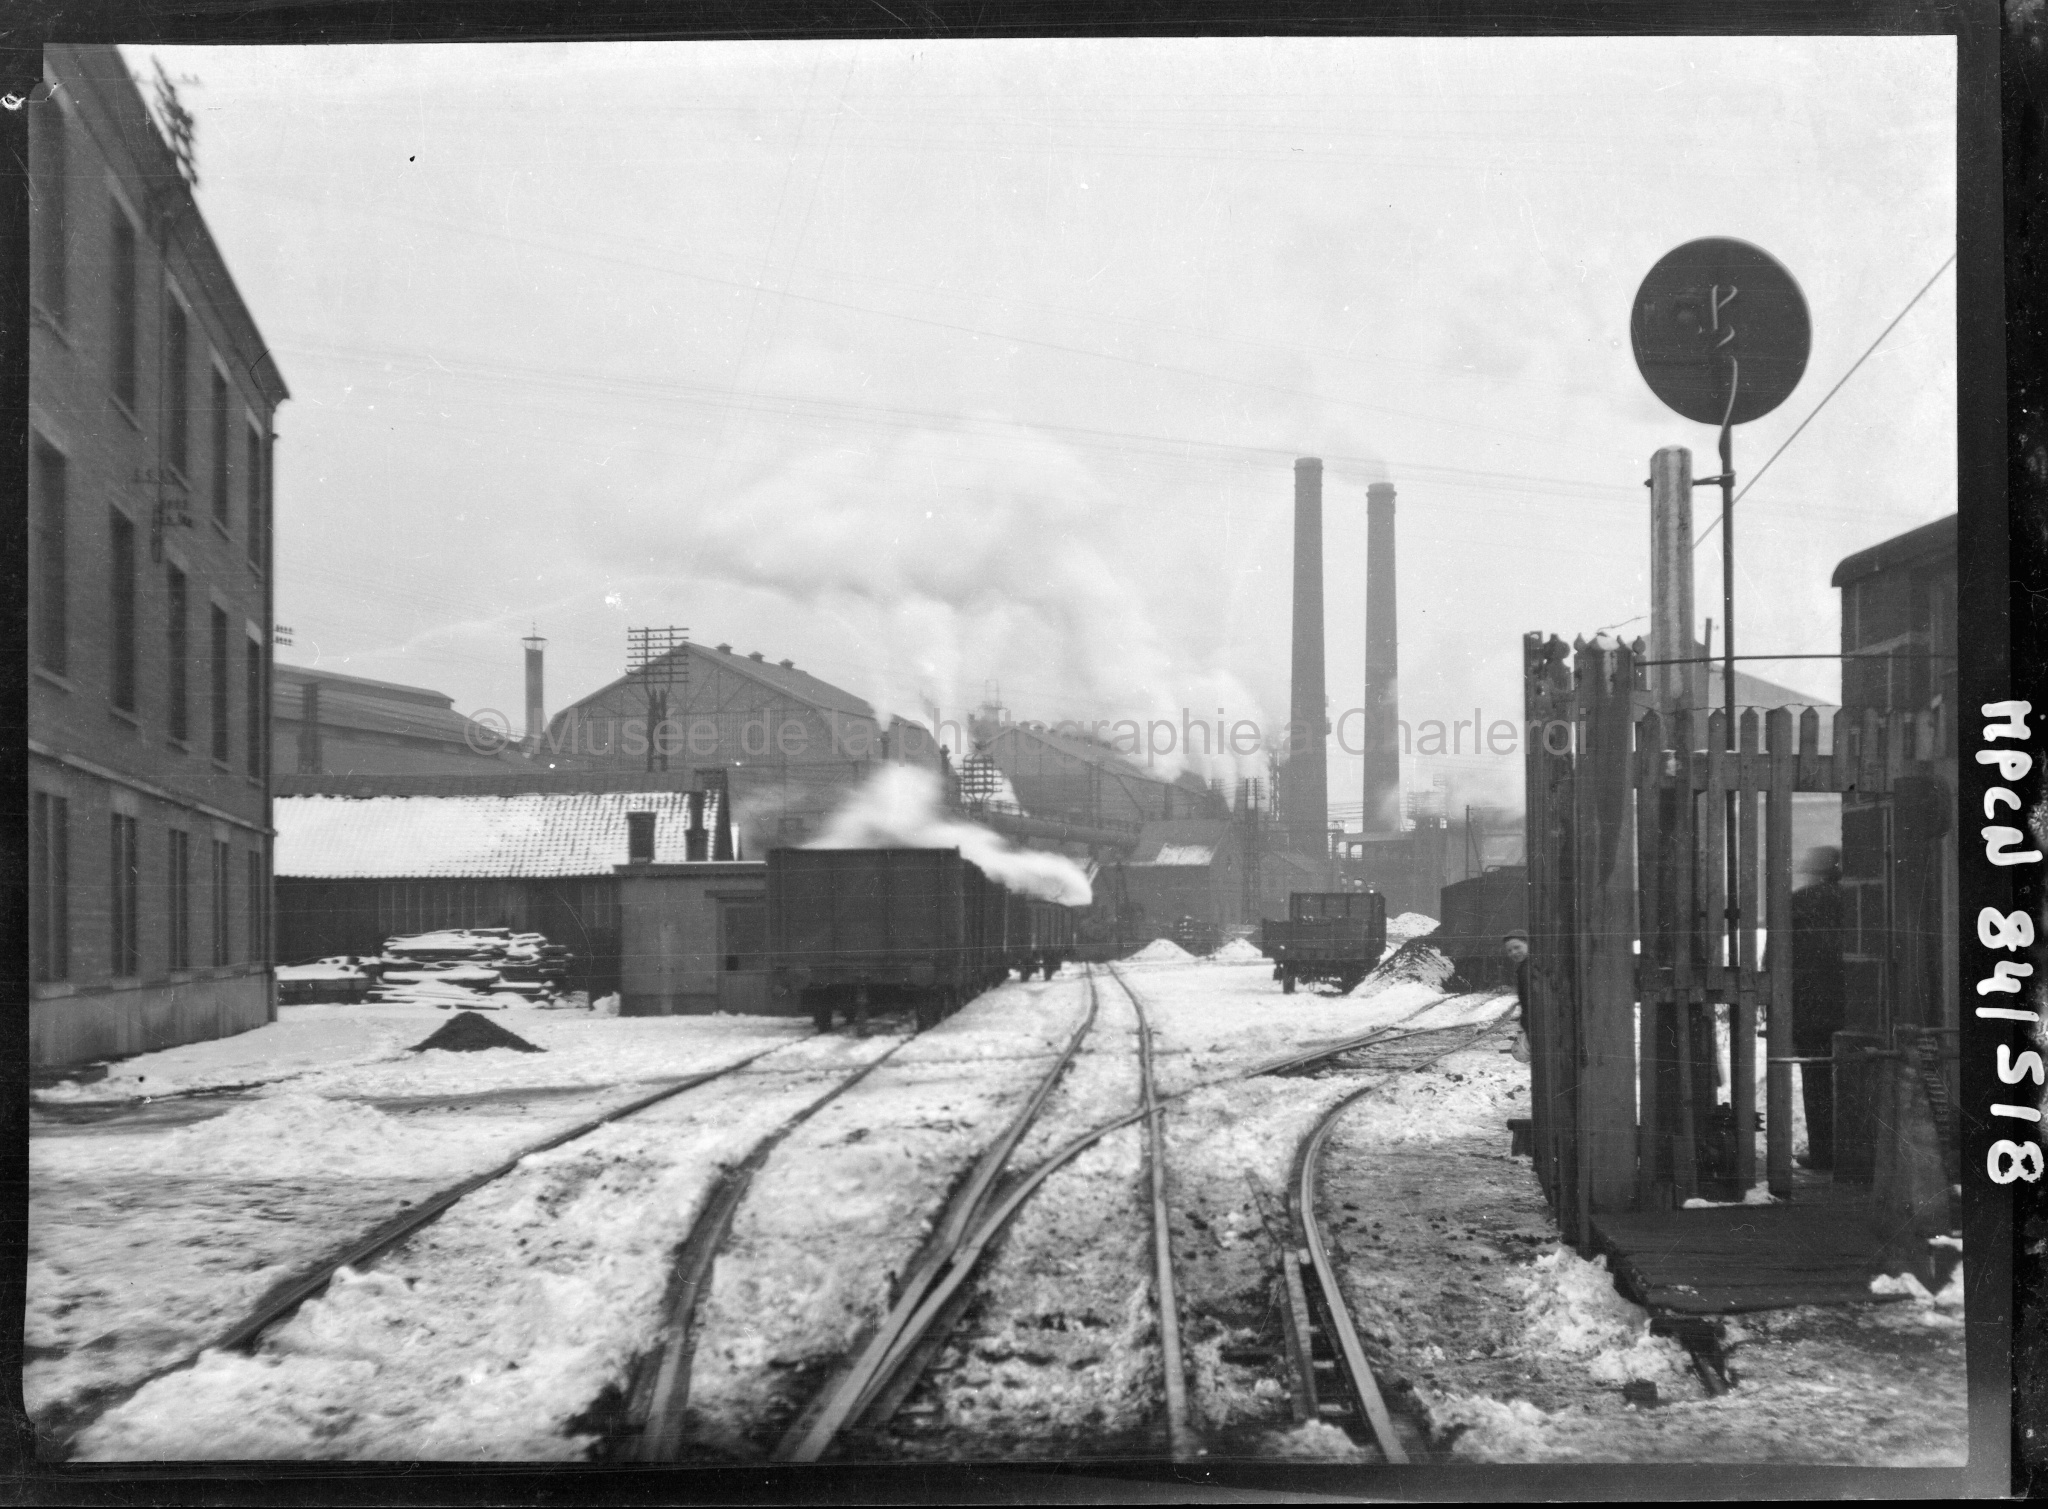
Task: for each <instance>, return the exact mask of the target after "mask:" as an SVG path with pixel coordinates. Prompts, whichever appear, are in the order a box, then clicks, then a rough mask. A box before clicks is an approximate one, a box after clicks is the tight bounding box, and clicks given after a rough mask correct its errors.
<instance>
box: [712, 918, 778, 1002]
mask: <svg viewBox="0 0 2048 1509" xmlns="http://www.w3.org/2000/svg"><path fill="white" fill-rule="evenodd" d="M767 950H768V906H767V903H766V902H763V901H752V900H749V901H721V902H719V903H718V1009H719V1010H720V1011H730V1012H737V1013H739V1014H741V1015H744V1016H765V1015H767V1013H768V1010H769V997H768V954H767Z"/></svg>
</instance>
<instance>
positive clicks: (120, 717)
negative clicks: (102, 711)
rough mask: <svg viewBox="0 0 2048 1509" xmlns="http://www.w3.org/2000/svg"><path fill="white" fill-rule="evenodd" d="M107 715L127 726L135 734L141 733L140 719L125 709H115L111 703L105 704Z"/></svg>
mask: <svg viewBox="0 0 2048 1509" xmlns="http://www.w3.org/2000/svg"><path fill="white" fill-rule="evenodd" d="M107 715H108V716H109V717H111V718H113V719H115V720H116V721H117V722H121V723H125V724H127V725H128V726H129V727H130V728H132V729H134V730H135V731H136V732H137V733H141V732H142V719H141V718H139V717H138V716H136V715H135V714H134V713H131V712H130V711H128V709H127V708H125V707H115V706H114V705H113V704H112V703H109V704H107Z"/></svg>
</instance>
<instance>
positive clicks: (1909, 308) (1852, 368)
mask: <svg viewBox="0 0 2048 1509" xmlns="http://www.w3.org/2000/svg"><path fill="white" fill-rule="evenodd" d="M1955 260H1956V254H1955V253H1954V252H1950V253H1949V254H1948V261H1946V262H1943V263H1942V264H1941V266H1939V267H1937V268H1935V269H1934V276H1933V277H1931V278H1929V279H1928V280H1927V281H1926V282H1925V283H1922V284H1921V285H1920V292H1919V293H1916V294H1914V295H1913V297H1912V298H1910V299H1908V300H1906V307H1905V308H1904V309H1901V310H1900V311H1899V312H1898V313H1897V314H1895V315H1893V316H1892V322H1891V323H1890V324H1889V325H1887V326H1885V327H1884V329H1882V330H1880V331H1878V333H1877V339H1876V340H1874V341H1872V342H1871V343H1870V345H1869V348H1868V349H1867V350H1865V351H1864V353H1863V354H1862V355H1861V356H1859V357H1857V358H1856V360H1855V361H1854V362H1852V363H1850V365H1849V370H1848V371H1846V372H1844V373H1843V374H1842V375H1841V377H1840V378H1838V379H1837V380H1836V382H1835V385H1834V386H1833V387H1832V388H1829V389H1828V391H1827V393H1826V394H1825V395H1824V396H1823V397H1822V399H1821V401H1820V402H1819V403H1817V404H1815V405H1814V406H1813V410H1812V413H1809V414H1808V415H1807V416H1806V417H1805V418H1804V419H1802V420H1800V421H1799V428H1798V429H1795V430H1794V431H1793V432H1792V433H1791V434H1789V435H1787V436H1786V437H1785V439H1784V443H1783V444H1781V445H1780V446H1779V447H1778V448H1777V449H1776V450H1775V451H1772V452H1771V455H1770V460H1768V461H1765V462H1764V464H1763V465H1762V466H1760V467H1758V468H1757V469H1756V471H1755V472H1753V473H1752V474H1751V475H1750V479H1749V480H1748V481H1747V482H1745V483H1743V484H1742V491H1741V492H1738V493H1737V494H1736V495H1735V502H1736V503H1740V502H1741V501H1742V499H1743V494H1745V493H1747V492H1748V491H1749V490H1750V489H1751V488H1752V487H1755V486H1756V485H1757V483H1758V482H1759V481H1761V480H1762V479H1763V475H1764V473H1765V472H1767V471H1769V470H1770V469H1771V462H1772V461H1776V460H1777V459H1778V458H1779V457H1780V456H1782V455H1784V454H1785V447H1786V446H1789V445H1790V444H1791V443H1792V442H1793V441H1795V440H1797V439H1798V438H1799V434H1800V431H1801V430H1804V429H1805V428H1806V427H1807V426H1808V425H1810V424H1812V423H1813V418H1814V415H1815V414H1818V413H1819V412H1820V411H1821V410H1822V409H1824V408H1826V407H1827V406H1828V399H1830V398H1833V397H1834V396H1835V395H1836V394H1837V393H1839V392H1841V391H1842V384H1843V383H1845V382H1847V381H1848V380H1849V379H1850V378H1852V377H1854V376H1855V375H1856V369H1857V368H1858V367H1860V366H1862V365H1863V364H1864V363H1865V362H1866V361H1868V360H1869V359H1870V353H1871V352H1872V351H1875V350H1876V349H1877V348H1878V347H1879V346H1881V345H1883V344H1884V338H1885V337H1886V336H1888V335H1890V334H1891V333H1892V332H1893V331H1894V330H1896V329H1897V328H1898V325H1899V321H1900V320H1903V319H1904V318H1905V317H1906V316H1907V315H1909V314H1911V313H1912V312H1913V306H1914V305H1915V304H1917V303H1919V302H1920V300H1921V299H1922V298H1924V297H1925V296H1926V293H1927V290H1928V289H1930V288H1932V287H1933V286H1934V285H1935V283H1936V281H1937V280H1939V279H1940V277H1941V275H1942V274H1943V273H1945V272H1947V271H1948V270H1949V268H1950V266H1952V265H1953V264H1954V262H1955ZM1731 506H1732V505H1731ZM1720 522H1721V515H1720V514H1715V515H1714V517H1713V519H1712V520H1711V521H1710V522H1709V523H1708V525H1707V527H1706V528H1705V529H1703V530H1701V531H1700V534H1699V538H1698V539H1696V540H1694V541H1693V542H1692V548H1693V549H1695V550H1697V549H1699V548H1700V546H1701V544H1703V543H1704V542H1705V540H1706V538H1707V536H1708V535H1710V534H1712V533H1713V532H1714V527H1715V525H1717V524H1719V523H1720Z"/></svg>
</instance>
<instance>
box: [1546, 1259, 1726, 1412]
mask: <svg viewBox="0 0 2048 1509" xmlns="http://www.w3.org/2000/svg"><path fill="white" fill-rule="evenodd" d="M1511 1282H1512V1283H1513V1285H1514V1286H1515V1287H1516V1288H1517V1289H1519V1290H1520V1291H1521V1295H1522V1300H1523V1306H1524V1311H1523V1334H1522V1341H1521V1348H1522V1350H1523V1351H1524V1352H1526V1353H1529V1354H1531V1355H1535V1356H1549V1357H1560V1356H1561V1357H1570V1358H1574V1359H1576V1360H1578V1361H1579V1362H1580V1364H1581V1366H1583V1368H1584V1370H1585V1372H1586V1373H1587V1375H1588V1376H1590V1377H1592V1378H1594V1379H1596V1380H1598V1381H1599V1382H1601V1383H1611V1384H1614V1385H1615V1386H1617V1387H1619V1386H1620V1385H1622V1384H1624V1383H1630V1382H1637V1381H1648V1382H1651V1383H1671V1382H1675V1381H1677V1380H1678V1379H1679V1378H1681V1377H1683V1376H1684V1374H1685V1371H1686V1355H1685V1349H1684V1348H1683V1347H1681V1346H1680V1345H1679V1344H1678V1343H1677V1342H1675V1341H1673V1340H1671V1339H1670V1338H1669V1337H1666V1336H1652V1335H1651V1334H1650V1315H1649V1312H1648V1311H1647V1310H1644V1309H1643V1308H1642V1307H1641V1306H1639V1305H1634V1304H1631V1303H1630V1302H1629V1301H1628V1300H1626V1299H1624V1298H1623V1297H1622V1296H1621V1294H1620V1293H1619V1292H1617V1291H1616V1289H1615V1287H1614V1280H1613V1278H1612V1276H1611V1275H1610V1274H1609V1273H1608V1271H1607V1259H1606V1258H1605V1257H1597V1258H1594V1259H1593V1260H1592V1261H1591V1262H1588V1261H1587V1260H1586V1259H1584V1258H1582V1257H1580V1256H1579V1255H1578V1254H1577V1253H1575V1252H1573V1251H1572V1250H1571V1249H1570V1248H1568V1247H1558V1248H1556V1249H1554V1250H1553V1251H1551V1252H1549V1253H1547V1254H1546V1255H1544V1256H1543V1257H1540V1258H1538V1259H1537V1260H1536V1261H1535V1262H1534V1263H1532V1264H1530V1265H1529V1266H1528V1268H1527V1269H1525V1270H1524V1271H1522V1272H1520V1273H1517V1274H1515V1275H1514V1276H1513V1278H1512V1280H1511Z"/></svg>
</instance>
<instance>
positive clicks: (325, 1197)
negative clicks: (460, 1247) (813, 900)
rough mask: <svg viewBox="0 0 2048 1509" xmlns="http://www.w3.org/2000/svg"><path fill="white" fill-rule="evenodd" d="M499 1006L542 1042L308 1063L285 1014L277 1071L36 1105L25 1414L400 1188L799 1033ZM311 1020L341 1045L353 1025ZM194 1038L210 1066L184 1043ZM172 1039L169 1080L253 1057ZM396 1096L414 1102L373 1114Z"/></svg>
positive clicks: (139, 1357)
mask: <svg viewBox="0 0 2048 1509" xmlns="http://www.w3.org/2000/svg"><path fill="white" fill-rule="evenodd" d="M316 1009H317V1008H316ZM507 1015H508V1016H511V1017H512V1018H513V1020H514V1021H515V1023H516V1027H517V1030H519V1031H520V1032H521V1033H522V1034H523V1035H526V1036H528V1037H530V1038H531V1040H533V1041H535V1042H537V1043H539V1044H541V1045H543V1046H545V1047H547V1048H548V1049H549V1050H550V1051H548V1052H545V1053H533V1054H526V1053H504V1052H499V1053H467V1054H459V1053H446V1052H441V1051H435V1052H430V1053H423V1054H417V1055H406V1056H405V1057H403V1058H398V1059H386V1060H371V1061H364V1060H363V1059H362V1057H361V1056H360V1054H359V1053H357V1052H354V1051H344V1052H342V1053H340V1054H330V1055H329V1057H328V1059H327V1060H326V1061H324V1062H317V1063H311V1064H308V1063H307V1062H305V1061H304V1059H303V1058H302V1057H300V1056H298V1053H299V1050H300V1049H302V1048H303V1043H294V1042H292V1041H291V1039H292V1038H293V1037H294V1036H299V1037H302V1036H303V1034H294V1033H293V1032H292V1026H293V1025H294V1024H291V1023H287V1024H284V1025H285V1031H284V1032H283V1033H279V1034H277V1035H278V1036H280V1037H282V1038H284V1039H286V1041H285V1043H284V1045H283V1050H282V1051H283V1054H284V1057H283V1059H282V1060H281V1062H285V1063H290V1064H291V1065H292V1066H293V1077H292V1078H291V1079H290V1080H289V1082H286V1083H279V1084H274V1085H272V1086H271V1087H269V1088H268V1089H267V1090H265V1091H262V1092H259V1093H255V1094H242V1095H237V1096H231V1097H225V1098H224V1099H223V1100H221V1101H213V1100H210V1099H209V1100H202V1099H192V1100H175V1101H169V1102H162V1101H159V1102H155V1103H153V1104H151V1105H147V1106H143V1105H137V1106H133V1107H128V1108H123V1107H120V1106H118V1105H108V1106H107V1109H108V1110H109V1111H111V1112H112V1113H113V1114H112V1115H111V1119H107V1120H97V1121H91V1122H82V1123H81V1122H66V1121H58V1120H52V1119H50V1118H48V1117H43V1118H39V1124H38V1125H37V1126H36V1127H35V1129H34V1135H33V1136H32V1137H31V1140H30V1145H29V1170H30V1199H29V1255H28V1256H29V1268H28V1295H27V1306H26V1320H25V1325H26V1343H27V1347H28V1351H27V1355H26V1358H25V1366H24V1369H23V1390H24V1394H25V1396H26V1399H27V1403H28V1406H29V1409H30V1412H31V1414H33V1415H34V1416H36V1417H37V1419H38V1423H39V1424H40V1425H41V1426H43V1427H44V1428H45V1429H56V1430H59V1431H62V1430H63V1429H65V1428H66V1426H67V1424H68V1422H69V1421H70V1420H71V1419H73V1418H75V1416H76V1412H77V1411H78V1410H79V1409H80V1408H81V1407H84V1406H89V1405H90V1404H91V1402H92V1401H93V1400H94V1399H96V1398H99V1397H104V1395H105V1394H106V1392H107V1391H109V1390H119V1389H122V1388H125V1387H131V1386H133V1385H134V1384H135V1383H136V1382H138V1381H140V1380H141V1379H143V1378H145V1377H147V1376H148V1375H149V1374H150V1373H152V1372H154V1371H156V1370H157V1369H159V1368H162V1367H165V1366H168V1365H171V1364H173V1363H175V1362H177V1361H178V1360H179V1359H181V1358H182V1357H185V1356H187V1355H189V1354H190V1353H191V1352H192V1351H194V1350H195V1349H196V1348H198V1347H200V1346H202V1345H204V1344H205V1343H206V1342H207V1341H209V1340H210V1339H211V1338H213V1337H215V1336H218V1335H220V1334H222V1333H223V1332H224V1331H225V1330H226V1329H227V1328H228V1326H230V1325H231V1324H233V1323H234V1322H235V1321H236V1320H238V1319H239V1318H240V1317H241V1316H242V1315H243V1314H245V1313H246V1312H247V1311H248V1310H249V1309H250V1307H251V1306H253V1305H254V1303H255V1302H256V1301H257V1300H258V1299H259V1298H260V1297H261V1296H262V1295H263V1294H264V1293H265V1292H266V1291H267V1290H269V1289H270V1288H271V1287H272V1286H273V1285H274V1284H276V1283H277V1282H278V1281H279V1280H280V1279H282V1278H284V1277H285V1276H286V1275H288V1274H290V1273H292V1272H294V1271H296V1270H298V1269H300V1268H302V1267H303V1266H305V1265H307V1264H309V1263H311V1262H314V1261H317V1260H318V1259H319V1258H320V1257H321V1256H322V1255H324V1254H326V1253H328V1252H330V1251H332V1250H334V1249H335V1248H337V1247H340V1246H342V1245H344V1244H345V1243H346V1242H347V1241H348V1240H350V1239H351V1238H353V1237H356V1236H358V1235H360V1234H362V1233H364V1232H366V1231H368V1230H370V1229H371V1228H373V1227H375V1226H376V1225H377V1224H379V1223H380V1222H382V1221H383V1220H385V1219H387V1218H389V1217H390V1216H392V1215H394V1214H396V1213H397V1212H399V1211H400V1210H402V1209H403V1208H404V1207H405V1206H406V1205H408V1204H411V1203H414V1202H417V1201H419V1200H421V1199H422V1198H424V1197H425V1196H427V1195H429V1194H432V1193H435V1192H437V1191H439V1190H441V1189H444V1188H446V1187H448V1186H449V1185H451V1184H455V1183H457V1182H459V1181H461V1180H462V1179H464V1178H466V1177H468V1176H470V1175H472V1174H475V1173H478V1172H481V1171H483V1170H485V1169H488V1168H490V1167H492V1166H493V1165H495V1164H497V1163H500V1162H502V1161H504V1160H505V1159H506V1158H509V1157H511V1156H513V1155H514V1154H516V1153H517V1152H518V1151H519V1150H520V1149H522V1148H525V1147H530V1146H532V1145H533V1144H535V1143H537V1142H540V1141H543V1140H545V1139H546V1138H547V1137H548V1136H549V1135H551V1134H553V1133H556V1132H559V1131H563V1130H566V1129H568V1128H570V1127H573V1126H574V1125H576V1124H577V1123H578V1122H580V1121H583V1120H587V1119H589V1118H590V1117H592V1116H594V1115H596V1114H599V1113H601V1112H603V1111H605V1110H607V1109H610V1108H612V1107H614V1106H617V1105H620V1104H624V1103H626V1102H629V1101H631V1100H634V1099H636V1098H639V1097H642V1096H644V1095H646V1094H647V1093H648V1092H649V1090H650V1089H651V1088H656V1087H658V1086H659V1084H660V1083H662V1082H663V1081H665V1080H674V1079H678V1078H681V1077H684V1076H685V1075H688V1074H692V1073H701V1072H704V1071H706V1070H710V1069H716V1068H720V1067H723V1066H725V1065H727V1064H731V1063H733V1062H736V1061H737V1060H739V1059H742V1058H745V1057H746V1056H748V1055H749V1054H753V1053H759V1052H761V1051H763V1050H766V1049H771V1048H774V1047H776V1046H777V1045H779V1044H791V1043H799V1042H801V1041H802V1040H803V1039H804V1037H805V1036H806V1035H807V1034H808V1031H809V1027H808V1024H799V1023H794V1022H788V1021H783V1020H777V1019H772V1018H666V1019H635V1020H628V1021H620V1020H619V1019H616V1018H592V1017H589V1016H587V1015H583V1014H581V1013H578V1014H575V1015H574V1016H573V1017H572V1016H571V1015H570V1014H567V1013H553V1012H537V1011H536V1012H523V1013H517V1014H511V1013H508V1014H507ZM446 1020H447V1017H446V1015H445V1014H444V1013H439V1012H431V1011H430V1012H427V1013H426V1014H425V1015H424V1016H423V1017H421V1018H419V1019H418V1020H417V1021H415V1022H414V1023H413V1024H412V1026H411V1027H410V1028H405V1027H403V1024H402V1023H401V1024H400V1027H399V1028H394V1027H393V1026H392V1025H391V1023H390V1021H389V1019H388V1018H385V1019H381V1020H379V1019H374V1018H373V1021H372V1025H371V1026H370V1027H369V1028H368V1032H369V1034H370V1037H371V1040H372V1041H376V1040H379V1039H396V1038H397V1037H398V1036H400V1035H401V1029H402V1030H403V1031H404V1032H409V1033H411V1034H413V1036H414V1039H415V1040H416V1038H417V1037H423V1036H425V1031H421V1030H418V1029H419V1028H420V1027H421V1026H422V1025H424V1027H425V1029H426V1030H431V1029H432V1027H434V1026H437V1025H439V1024H440V1023H441V1022H444V1021H446ZM274 1031H275V1029H271V1028H264V1029H259V1030H258V1031H257V1032H252V1033H247V1034H244V1035H243V1037H244V1039H246V1038H257V1037H259V1036H261V1035H262V1033H264V1032H274ZM327 1036H328V1037H329V1039H330V1046H332V1040H333V1039H336V1038H340V1039H341V1040H342V1041H343V1046H344V1048H345V1049H346V1048H348V1047H349V1045H350V1043H351V1042H353V1043H354V1044H360V1042H361V1041H362V1038H363V1034H362V1033H348V1034H334V1033H330V1034H327ZM230 1045H232V1046H230ZM208 1048H213V1049H215V1055H214V1057H215V1061H214V1062H212V1063H209V1062H207V1059H206V1055H205V1054H204V1053H202V1052H200V1051H199V1050H202V1049H208ZM173 1052H175V1053H176V1054H177V1055H179V1057H180V1058H181V1059H182V1060H183V1064H182V1066H181V1067H182V1068H183V1069H184V1072H185V1073H186V1075H187V1077H188V1079H201V1080H203V1079H205V1078H206V1077H207V1076H208V1075H209V1074H211V1075H213V1076H215V1080H214V1082H222V1081H223V1079H225V1080H226V1082H232V1077H233V1076H236V1075H242V1074H246V1073H247V1072H248V1069H249V1067H250V1066H251V1065H252V1064H257V1065H260V1063H261V1062H262V1061H261V1060H260V1059H258V1058H257V1057H256V1055H255V1050H253V1049H252V1048H251V1046H250V1045H249V1044H248V1043H247V1042H246V1041H244V1040H243V1039H228V1040H225V1041H224V1042H223V1043H222V1044H220V1045H213V1044H197V1045H193V1046H192V1047H191V1048H189V1049H180V1050H173ZM149 1057H150V1058H151V1059H160V1058H164V1057H169V1055H150V1056H149ZM223 1059H225V1060H227V1062H226V1063H225V1064H223V1063H221V1062H220V1060H223ZM156 1067H157V1066H156V1065H153V1064H152V1065H149V1066H147V1068H145V1069H144V1070H142V1071H140V1072H148V1069H151V1068H156ZM89 1088H98V1087H97V1086H95V1087H89ZM480 1095H481V1096H484V1097H485V1098H481V1099H479V1098H477V1097H479V1096H480ZM396 1097H410V1100H409V1102H408V1103H409V1104H410V1107H411V1108H410V1109H408V1110H404V1111H399V1112H392V1111H387V1110H382V1109H378V1102H380V1101H381V1102H383V1103H384V1104H387V1105H388V1104H391V1103H392V1102H393V1100H394V1098H396ZM60 1104H62V1102H60ZM103 1104H104V1102H103ZM216 1107H222V1109H220V1110H219V1113H218V1114H211V1113H212V1112H213V1111H214V1110H215V1108H216ZM167 1113H170V1114H168V1115H167ZM194 1115H203V1116H204V1119H198V1120H188V1119H187V1117H188V1116H194Z"/></svg>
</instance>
